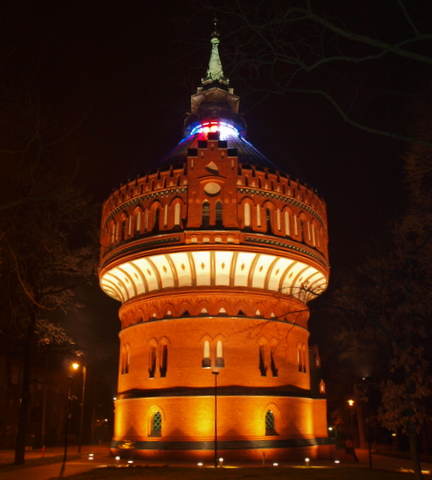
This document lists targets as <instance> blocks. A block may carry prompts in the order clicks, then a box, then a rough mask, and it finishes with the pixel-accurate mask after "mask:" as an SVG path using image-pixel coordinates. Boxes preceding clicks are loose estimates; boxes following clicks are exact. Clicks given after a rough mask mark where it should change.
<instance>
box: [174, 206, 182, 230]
mask: <svg viewBox="0 0 432 480" xmlns="http://www.w3.org/2000/svg"><path fill="white" fill-rule="evenodd" d="M180 214H181V205H180V203H176V204H175V207H174V225H175V226H178V225H180Z"/></svg>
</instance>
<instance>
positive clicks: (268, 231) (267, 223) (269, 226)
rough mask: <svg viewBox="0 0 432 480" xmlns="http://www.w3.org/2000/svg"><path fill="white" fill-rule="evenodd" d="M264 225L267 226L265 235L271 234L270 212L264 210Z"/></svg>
mask: <svg viewBox="0 0 432 480" xmlns="http://www.w3.org/2000/svg"><path fill="white" fill-rule="evenodd" d="M266 225H267V233H271V232H272V218H271V210H270V209H269V208H266Z"/></svg>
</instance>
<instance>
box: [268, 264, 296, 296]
mask: <svg viewBox="0 0 432 480" xmlns="http://www.w3.org/2000/svg"><path fill="white" fill-rule="evenodd" d="M293 263H294V260H289V259H288V258H282V257H278V259H277V261H276V262H274V263H273V264H272V269H271V272H269V273H270V275H269V277H268V280H267V289H268V290H275V291H276V292H278V291H279V288H280V287H279V285H280V281H281V278H282V277H283V274H284V273H285V271H286V270H287V269H288V268H289V267H290V266H291V265H292V264H293Z"/></svg>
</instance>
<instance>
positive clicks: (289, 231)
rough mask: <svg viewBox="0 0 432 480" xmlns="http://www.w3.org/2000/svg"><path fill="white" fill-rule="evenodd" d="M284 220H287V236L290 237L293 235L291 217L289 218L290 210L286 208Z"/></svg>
mask: <svg viewBox="0 0 432 480" xmlns="http://www.w3.org/2000/svg"><path fill="white" fill-rule="evenodd" d="M284 218H285V219H284V221H285V236H287V237H290V236H291V228H290V218H289V212H288V210H285V212H284Z"/></svg>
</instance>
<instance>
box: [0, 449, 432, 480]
mask: <svg viewBox="0 0 432 480" xmlns="http://www.w3.org/2000/svg"><path fill="white" fill-rule="evenodd" d="M356 453H357V456H358V459H359V462H358V463H357V462H354V459H349V460H348V461H347V460H345V461H343V462H341V466H343V465H345V466H346V465H347V464H349V465H350V466H353V467H358V468H369V457H368V451H367V450H356ZM90 454H93V456H92V457H90ZM13 458H14V452H13V451H12V450H0V480H23V479H25V480H27V479H31V480H53V479H57V478H59V475H60V469H61V465H62V460H63V449H61V448H51V449H47V450H46V452H45V459H46V460H41V451H40V450H35V451H33V452H27V454H26V464H25V465H23V466H18V465H17V466H5V465H7V464H11V463H12V462H13ZM90 458H93V460H90ZM43 462H45V463H43ZM46 462H54V463H49V464H47V463H46ZM120 462H122V463H126V461H125V460H120ZM113 463H116V459H115V458H113V457H111V456H110V454H109V450H108V446H106V445H97V446H83V447H82V452H81V454H79V453H78V452H77V447H70V449H69V450H68V460H67V463H66V467H65V470H64V473H63V478H67V477H68V476H69V475H75V474H77V473H83V472H86V471H89V470H92V469H93V468H97V467H100V466H103V465H109V464H113ZM137 463H141V462H137ZM142 463H143V464H145V465H148V464H149V463H150V462H146V461H143V462H142ZM316 463H318V464H326V465H328V464H329V462H316ZM316 463H315V462H313V464H316ZM151 464H152V465H153V464H154V465H158V462H151ZM164 464H166V462H164ZM172 465H176V466H177V465H183V466H192V464H191V463H180V462H175V463H172ZM193 465H195V464H193ZM372 465H373V468H374V469H375V468H376V469H382V470H399V471H400V470H405V471H406V470H411V469H412V466H411V462H410V460H404V459H398V458H393V457H387V456H382V455H375V454H374V455H372ZM257 466H258V465H257ZM288 466H289V465H288ZM422 469H423V470H424V471H425V470H428V471H430V472H431V475H432V463H422Z"/></svg>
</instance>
